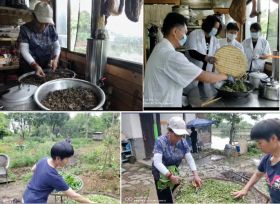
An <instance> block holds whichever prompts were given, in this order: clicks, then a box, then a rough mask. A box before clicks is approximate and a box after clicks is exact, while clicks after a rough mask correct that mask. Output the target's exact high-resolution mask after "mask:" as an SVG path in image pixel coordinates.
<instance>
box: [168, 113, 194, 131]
mask: <svg viewBox="0 0 280 204" xmlns="http://www.w3.org/2000/svg"><path fill="white" fill-rule="evenodd" d="M168 128H170V129H171V130H172V131H173V132H174V133H175V134H176V135H189V133H188V131H187V130H186V123H185V121H184V120H183V119H182V118H181V117H178V116H174V117H172V118H170V119H169V121H168Z"/></svg>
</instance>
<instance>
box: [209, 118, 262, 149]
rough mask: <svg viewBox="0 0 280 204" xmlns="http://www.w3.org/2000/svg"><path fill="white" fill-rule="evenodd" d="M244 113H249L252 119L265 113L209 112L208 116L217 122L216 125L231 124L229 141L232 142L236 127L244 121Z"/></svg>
mask: <svg viewBox="0 0 280 204" xmlns="http://www.w3.org/2000/svg"><path fill="white" fill-rule="evenodd" d="M243 115H248V116H250V118H251V119H252V120H256V121H257V120H259V119H261V118H262V117H263V116H264V115H265V114H262V113H247V114H245V113H209V114H208V118H209V119H211V120H214V121H215V122H216V126H219V125H220V124H222V123H223V122H228V123H229V124H230V131H229V143H230V144H232V142H233V141H234V137H235V132H236V127H237V125H238V124H240V123H241V122H242V121H243V117H242V116H243Z"/></svg>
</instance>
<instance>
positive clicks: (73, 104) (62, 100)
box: [41, 87, 98, 111]
mask: <svg viewBox="0 0 280 204" xmlns="http://www.w3.org/2000/svg"><path fill="white" fill-rule="evenodd" d="M41 103H42V104H43V105H44V106H45V107H47V108H49V109H50V110H59V111H67V110H71V111H72V110H75V111H84V110H92V109H93V108H95V107H96V106H97V104H98V98H97V96H96V95H95V93H94V91H93V90H92V89H89V88H82V87H77V88H69V89H63V90H57V91H54V92H50V93H48V95H47V96H46V97H45V98H44V99H43V100H42V101H41Z"/></svg>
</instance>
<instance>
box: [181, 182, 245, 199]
mask: <svg viewBox="0 0 280 204" xmlns="http://www.w3.org/2000/svg"><path fill="white" fill-rule="evenodd" d="M241 189H242V186H241V185H239V184H236V183H233V182H230V181H223V180H216V179H208V180H206V181H204V182H203V186H202V188H201V189H200V190H198V191H197V192H195V191H196V189H195V187H193V186H192V185H190V184H189V183H188V184H183V186H181V188H180V190H179V192H178V194H177V195H176V203H248V200H247V199H246V197H245V199H244V200H243V199H239V200H236V199H234V197H233V196H232V195H231V193H232V192H234V191H239V190H241Z"/></svg>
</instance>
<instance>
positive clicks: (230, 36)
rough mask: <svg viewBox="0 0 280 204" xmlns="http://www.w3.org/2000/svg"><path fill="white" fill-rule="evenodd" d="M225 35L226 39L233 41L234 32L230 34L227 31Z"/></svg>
mask: <svg viewBox="0 0 280 204" xmlns="http://www.w3.org/2000/svg"><path fill="white" fill-rule="evenodd" d="M226 35H227V39H229V40H230V41H233V40H234V39H235V38H236V37H237V35H236V34H231V33H227V34H226Z"/></svg>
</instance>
